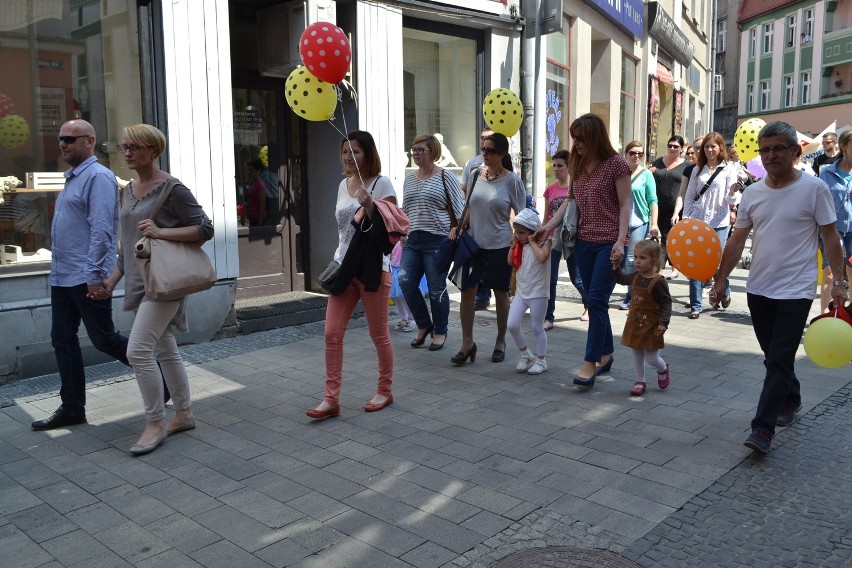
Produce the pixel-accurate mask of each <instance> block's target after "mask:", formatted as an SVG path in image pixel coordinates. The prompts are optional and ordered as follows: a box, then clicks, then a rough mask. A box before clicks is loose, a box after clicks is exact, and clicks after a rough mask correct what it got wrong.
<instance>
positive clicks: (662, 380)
mask: <svg viewBox="0 0 852 568" xmlns="http://www.w3.org/2000/svg"><path fill="white" fill-rule="evenodd" d="M671 382H672V377H671V374H669V364H668V363H666V370H665V371H663V372H662V373H660V372H659V371H658V372H657V385H659V387H660V390H666V389H667V388H668V386H669V383H671Z"/></svg>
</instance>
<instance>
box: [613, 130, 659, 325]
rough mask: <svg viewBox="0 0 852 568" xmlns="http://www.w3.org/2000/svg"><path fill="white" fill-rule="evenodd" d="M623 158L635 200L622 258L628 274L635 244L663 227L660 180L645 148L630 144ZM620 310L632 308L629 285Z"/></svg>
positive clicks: (639, 144)
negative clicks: (647, 163)
mask: <svg viewBox="0 0 852 568" xmlns="http://www.w3.org/2000/svg"><path fill="white" fill-rule="evenodd" d="M624 158H625V159H626V160H627V165H628V166H630V188H631V190H632V195H633V203H632V205H631V207H630V222H629V223H628V227H629V239H628V244H627V247H625V254H624V259H623V260H622V261H621V269H622V270H623V271H624V273H625V274H630V273H632V272H633V249H634V248H635V247H636V243H638V242H639V241H641V240H643V239H645V238H646V237H649V236H650V237H657V238H659V237H660V228H659V227H658V226H657V214H658V208H657V183H656V182H655V181H654V175H653V174H652V173H651V172H650V171H649V170H648V169H647V168H646V167H645V165H644V164H645V147H644V145H643V144H642V143H641V142H639V141H638V140H634V141H633V142H630V143H629V144H627V149H626V150H625V151H624ZM619 309H622V310H629V309H630V286H628V287H627V294H626V295H625V296H624V301H623V302H621V306H619Z"/></svg>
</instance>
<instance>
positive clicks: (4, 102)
mask: <svg viewBox="0 0 852 568" xmlns="http://www.w3.org/2000/svg"><path fill="white" fill-rule="evenodd" d="M10 114H15V105H14V103H12V99H10V98H9V97H7V96H6V95H3V94H0V118H3V117H4V116H9V115H10Z"/></svg>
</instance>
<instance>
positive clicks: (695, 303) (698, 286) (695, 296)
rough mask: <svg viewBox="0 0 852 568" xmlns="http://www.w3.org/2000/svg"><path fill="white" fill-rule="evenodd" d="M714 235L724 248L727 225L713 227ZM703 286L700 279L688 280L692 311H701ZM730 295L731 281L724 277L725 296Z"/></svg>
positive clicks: (726, 238) (726, 237)
mask: <svg viewBox="0 0 852 568" xmlns="http://www.w3.org/2000/svg"><path fill="white" fill-rule="evenodd" d="M714 230H715V231H716V236H718V237H719V243H720V244H721V246H722V249H724V248H725V241H726V240H728V227H719V228H718V229H714ZM703 288H704V282H702V281H701V280H692V279H690V280H689V305H690V307H691V308H692V311H693V312H700V311H701V304H702V301H701V291H702V289H703ZM730 295H731V281H730V280H728V279H725V296H730Z"/></svg>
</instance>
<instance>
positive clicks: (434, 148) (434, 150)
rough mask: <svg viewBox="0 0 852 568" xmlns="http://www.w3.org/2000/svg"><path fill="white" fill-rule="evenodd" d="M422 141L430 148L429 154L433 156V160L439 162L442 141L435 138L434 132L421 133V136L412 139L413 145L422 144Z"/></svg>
mask: <svg viewBox="0 0 852 568" xmlns="http://www.w3.org/2000/svg"><path fill="white" fill-rule="evenodd" d="M422 142H425V143H426V147H427V148H429V155H430V156H431V157H432V161H433V162H437V161H438V160H440V159H441V143H440V142H438V139H437V138H435V136H434V135H432V134H421V135H419V136H415V137H414V140H412V141H411V145H412V146H414V145H415V144H420V143H422Z"/></svg>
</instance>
